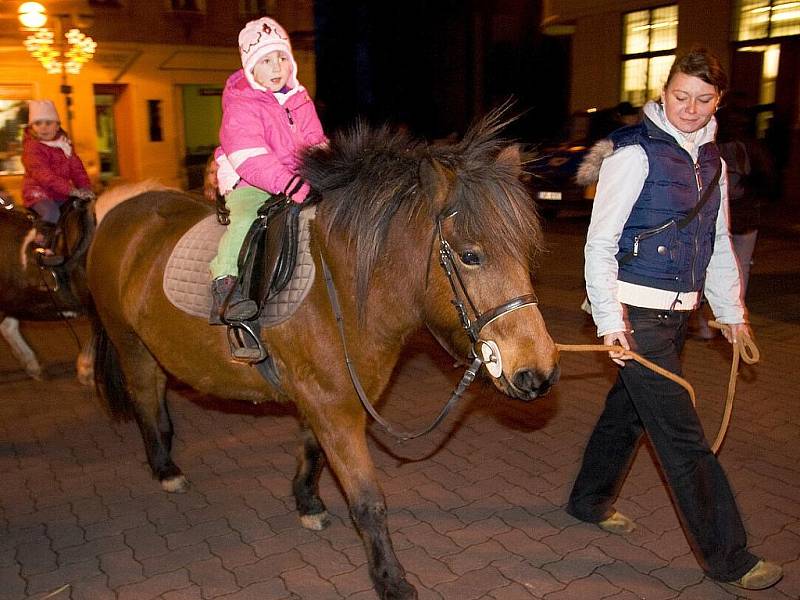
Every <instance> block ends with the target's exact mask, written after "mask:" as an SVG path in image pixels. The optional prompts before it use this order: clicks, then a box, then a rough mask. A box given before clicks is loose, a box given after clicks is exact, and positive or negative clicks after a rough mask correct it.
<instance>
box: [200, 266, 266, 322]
mask: <svg viewBox="0 0 800 600" xmlns="http://www.w3.org/2000/svg"><path fill="white" fill-rule="evenodd" d="M238 282H239V278H238V277H234V276H233V275H226V276H223V277H217V278H216V279H215V280H214V281H212V282H211V299H212V304H211V315H210V316H209V318H208V322H209V323H211V324H212V325H222V324H223V323H224V322H228V321H232V322H241V321H247V320H248V319H252V318H253V317H255V316H256V314H258V305H257V304H256V303H255V302H253V301H252V300H250V298H245V297H244V295H243V294H242V291H241V290H240V289H239V286H238V285H237V284H238ZM226 300H227V303H228V305H227V306H225V302H226ZM223 306H225V314H224V315H223V314H222V308H223Z"/></svg>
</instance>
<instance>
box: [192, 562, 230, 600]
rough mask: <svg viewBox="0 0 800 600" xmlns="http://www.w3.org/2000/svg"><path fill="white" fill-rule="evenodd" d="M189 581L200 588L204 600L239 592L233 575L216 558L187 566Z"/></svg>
mask: <svg viewBox="0 0 800 600" xmlns="http://www.w3.org/2000/svg"><path fill="white" fill-rule="evenodd" d="M188 569H189V579H191V580H192V582H193V583H195V584H197V585H198V586H200V589H201V590H202V595H203V597H204V598H216V597H218V596H223V595H225V594H231V593H233V592H238V591H239V589H240V588H239V586H238V585H237V584H236V579H235V578H234V576H233V573H232V572H230V571H228V570H227V569H225V568H224V567H223V566H222V562H221V561H220V560H219V559H218V558H216V557H213V558H210V559H208V560H200V561H197V562H193V563H191V564H190V565H188Z"/></svg>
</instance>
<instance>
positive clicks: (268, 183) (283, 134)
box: [209, 17, 327, 359]
mask: <svg viewBox="0 0 800 600" xmlns="http://www.w3.org/2000/svg"><path fill="white" fill-rule="evenodd" d="M239 52H240V54H241V58H242V67H243V68H242V69H241V70H239V71H236V72H235V73H234V74H233V75H231V76H230V77H229V78H228V81H227V83H226V84H225V90H224V92H223V94H222V125H221V127H220V134H219V137H220V148H218V149H217V151H216V153H215V156H216V161H217V164H218V170H217V180H218V184H219V191H220V193H221V194H223V195H224V196H225V201H226V205H227V208H228V210H230V217H229V218H230V224H229V225H228V227H227V231H226V232H225V234H224V235H223V236H222V239H221V240H220V243H219V250H218V253H217V256H216V258H215V259H214V260H213V261H212V262H211V265H210V269H211V276H212V279H213V281H212V284H211V291H212V297H213V304H212V307H211V316H210V319H209V322H210V323H211V324H221V323H223V322H237V321H239V322H241V321H244V320H247V319H251V318H253V317H254V316H255V315H256V312H257V310H258V307H257V306H256V303H255V302H253V301H252V300H250V299H249V298H245V297H244V295H243V294H242V292H241V290H240V289H239V286H238V264H237V261H238V256H239V250H240V248H241V245H242V242H243V241H244V238H245V236H246V235H247V231H248V230H249V228H250V225H251V224H252V222H253V220H254V219H255V218H256V216H257V211H258V209H259V207H261V206H262V205H263V204H264V202H265V201H267V200H268V199H269V198H270V196H271V195H273V194H279V193H286V194H287V195H288V196H290V197H291V199H292V200H293V201H294V202H298V203H300V202H303V201H304V200H305V199H306V196H307V195H308V192H309V187H308V184H307V183H305V182H304V181H302V180H301V179H300V178H299V176H298V175H297V173H296V170H297V166H298V160H299V154H300V152H301V151H302V150H303V149H305V148H307V147H309V146H314V145H317V144H324V143H326V142H327V138H326V137H325V134H324V133H323V131H322V125H321V124H320V122H319V118H318V117H317V111H316V109H315V107H314V103H313V101H312V100H311V97H310V96H309V95H308V92H307V91H306V89H305V88H304V87H303V86H302V85H300V83H299V82H298V80H297V63H296V62H295V60H294V57H293V55H292V47H291V44H290V42H289V36H288V35H287V34H286V31H284V29H283V27H281V26H280V25H279V24H278V23H277V22H276V21H275V20H273V19H270V18H268V17H263V18H261V19H258V20H255V21H251V22H250V23H248V24H247V25H246V26H245V27H244V29H242V31H241V32H240V33H239ZM226 300H227V306H226ZM223 306H226V308H225V313H224V314H221V312H222V307H223ZM248 350H249V349H247V348H240V349H237V351H236V352H238V353H239V354H242V355H241V356H240V355H238V354H237V353H236V352H235V353H234V358H241V359H248V358H250V357H249V356H246V354H247V352H248Z"/></svg>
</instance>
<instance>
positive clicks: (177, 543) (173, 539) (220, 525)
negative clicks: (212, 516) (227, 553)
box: [166, 519, 231, 550]
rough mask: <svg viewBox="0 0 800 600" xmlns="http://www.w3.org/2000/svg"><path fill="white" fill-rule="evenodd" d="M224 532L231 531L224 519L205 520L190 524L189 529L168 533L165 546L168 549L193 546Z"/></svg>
mask: <svg viewBox="0 0 800 600" xmlns="http://www.w3.org/2000/svg"><path fill="white" fill-rule="evenodd" d="M226 533H231V529H230V527H229V526H228V522H227V521H226V520H225V519H218V520H216V521H205V522H202V523H198V524H196V525H192V526H191V527H190V528H189V529H185V530H183V531H179V532H177V533H171V534H168V535H167V536H166V540H167V547H168V548H169V549H170V550H174V549H176V548H181V547H183V546H194V545H197V544H199V543H201V542H205V541H206V540H207V539H208V538H210V537H213V536H218V535H225V534H226Z"/></svg>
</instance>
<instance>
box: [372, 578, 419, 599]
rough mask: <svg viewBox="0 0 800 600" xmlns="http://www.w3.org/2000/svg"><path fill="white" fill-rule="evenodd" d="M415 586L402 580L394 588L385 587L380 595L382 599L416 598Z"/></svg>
mask: <svg viewBox="0 0 800 600" xmlns="http://www.w3.org/2000/svg"><path fill="white" fill-rule="evenodd" d="M418 597H419V596H417V590H416V588H415V587H414V586H413V585H411V584H410V583H408V582H407V581H405V580H402V581H401V582H400V583H399V584H398V585H397V587H396V588H395V589H391V590H389V589H387V590H386V591H385V592H384V593H383V594H382V595H381V598H382V600H417V598H418Z"/></svg>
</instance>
